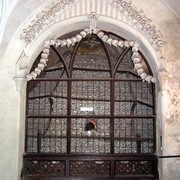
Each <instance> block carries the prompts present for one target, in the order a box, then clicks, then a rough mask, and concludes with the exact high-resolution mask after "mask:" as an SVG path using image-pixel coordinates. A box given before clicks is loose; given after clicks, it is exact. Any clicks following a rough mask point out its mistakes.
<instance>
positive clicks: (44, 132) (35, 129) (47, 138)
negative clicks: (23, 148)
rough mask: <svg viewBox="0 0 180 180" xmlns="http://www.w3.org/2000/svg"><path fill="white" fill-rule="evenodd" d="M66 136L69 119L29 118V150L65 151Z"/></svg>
mask: <svg viewBox="0 0 180 180" xmlns="http://www.w3.org/2000/svg"><path fill="white" fill-rule="evenodd" d="M66 136H67V119H62V118H61V119H60V118H28V119H27V152H46V153H47V152H54V153H65V152H66V146H67V139H66Z"/></svg>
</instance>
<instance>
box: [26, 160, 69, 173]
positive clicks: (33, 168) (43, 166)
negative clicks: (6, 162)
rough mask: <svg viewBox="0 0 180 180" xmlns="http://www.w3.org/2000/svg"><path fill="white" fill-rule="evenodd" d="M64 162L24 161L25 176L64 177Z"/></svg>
mask: <svg viewBox="0 0 180 180" xmlns="http://www.w3.org/2000/svg"><path fill="white" fill-rule="evenodd" d="M65 167H66V165H65V161H35V160H33V161H26V164H25V167H24V174H25V175H26V176H65Z"/></svg>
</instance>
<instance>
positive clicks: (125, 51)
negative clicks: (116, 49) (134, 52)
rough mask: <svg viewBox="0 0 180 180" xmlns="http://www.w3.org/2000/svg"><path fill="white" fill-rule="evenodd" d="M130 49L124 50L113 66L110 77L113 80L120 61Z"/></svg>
mask: <svg viewBox="0 0 180 180" xmlns="http://www.w3.org/2000/svg"><path fill="white" fill-rule="evenodd" d="M130 49H131V48H130V47H129V48H126V49H125V50H124V51H123V53H122V54H121V55H120V56H119V58H118V60H117V62H116V64H115V66H114V69H113V73H112V77H113V78H114V77H115V75H116V72H117V69H118V67H119V64H120V63H121V61H122V59H123V58H124V56H125V55H126V54H127V53H128V51H129V50H130Z"/></svg>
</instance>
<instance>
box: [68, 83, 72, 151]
mask: <svg viewBox="0 0 180 180" xmlns="http://www.w3.org/2000/svg"><path fill="white" fill-rule="evenodd" d="M71 88H72V82H71V81H68V89H67V91H68V92H67V93H68V102H67V115H68V118H67V153H68V154H70V153H71V117H70V116H71Z"/></svg>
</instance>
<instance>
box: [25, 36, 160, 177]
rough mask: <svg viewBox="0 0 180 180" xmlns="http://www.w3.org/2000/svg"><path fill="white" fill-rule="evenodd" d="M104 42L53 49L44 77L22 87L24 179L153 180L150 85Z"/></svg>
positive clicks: (127, 52)
mask: <svg viewBox="0 0 180 180" xmlns="http://www.w3.org/2000/svg"><path fill="white" fill-rule="evenodd" d="M73 33H74V34H76V33H75V32H72V35H73ZM69 35H70V34H68V35H67V36H65V37H64V38H67V37H70V36H69ZM108 35H109V37H111V38H112V39H116V40H117V41H116V40H115V41H113V42H112V43H115V44H116V42H118V40H122V38H120V37H118V36H116V35H114V34H112V33H111V32H109V33H108ZM103 41H104V40H103ZM103 41H102V40H100V39H99V38H98V36H97V35H87V36H86V37H85V38H83V39H82V40H81V41H80V42H79V43H76V44H75V45H74V46H71V47H55V46H53V45H51V48H50V55H49V61H48V62H47V66H46V67H45V69H44V71H43V72H41V75H40V76H38V78H37V79H32V80H31V81H29V82H28V88H27V111H26V112H27V114H26V115H27V116H26V153H27V154H25V161H24V167H25V171H26V173H25V174H26V175H27V176H32V177H34V178H38V177H39V176H42V178H43V177H46V176H49V177H50V178H51V177H53V176H57V178H58V177H61V176H67V177H68V176H81V177H87V176H89V177H92V178H94V179H95V178H96V177H101V176H102V177H105V176H107V177H109V176H111V177H112V178H113V177H114V176H119V177H120V176H122V177H126V175H127V176H131V177H133V176H134V177H141V175H142V176H143V177H148V176H151V177H155V175H154V176H153V174H154V173H156V171H157V170H156V169H157V162H155V160H156V158H155V155H153V154H154V152H155V146H156V144H155V136H156V135H155V124H156V123H155V107H154V103H155V101H154V85H153V84H152V83H147V82H143V81H142V80H141V78H140V77H139V76H138V75H137V72H135V71H134V64H133V62H132V59H131V56H132V49H131V47H129V48H128V47H120V45H118V47H115V46H110V45H108V44H105V43H104V42H103ZM59 42H61V41H59ZM109 42H111V39H109ZM119 42H120V43H121V41H119ZM122 42H123V41H122ZM124 42H125V41H124ZM142 58H143V55H142ZM41 59H42V58H41ZM39 60H40V56H39V57H38V58H37V61H36V62H35V64H34V66H36V65H37V64H38V63H39ZM143 67H144V69H145V72H148V74H150V75H152V73H151V72H150V69H148V68H149V66H148V65H146V62H145V61H144V62H143ZM26 158H27V159H26ZM94 159H97V161H95V160H94ZM100 160H102V161H100ZM154 168H155V169H154ZM122 177H121V178H122ZM40 178H41V177H40ZM55 178H56V177H55Z"/></svg>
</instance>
